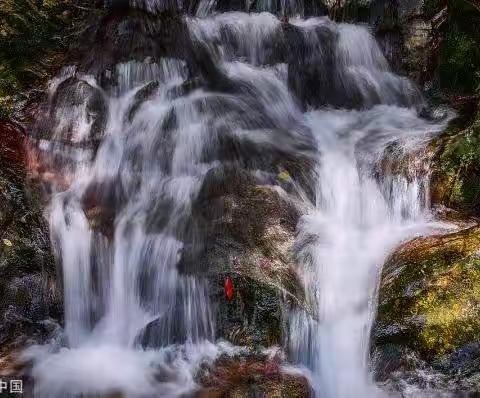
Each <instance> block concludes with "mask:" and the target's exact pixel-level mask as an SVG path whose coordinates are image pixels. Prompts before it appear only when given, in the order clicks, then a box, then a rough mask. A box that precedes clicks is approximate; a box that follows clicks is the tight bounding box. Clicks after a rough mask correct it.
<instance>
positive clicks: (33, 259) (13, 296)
mask: <svg viewBox="0 0 480 398" xmlns="http://www.w3.org/2000/svg"><path fill="white" fill-rule="evenodd" d="M26 139H27V138H26V136H25V134H24V131H23V129H22V128H21V127H20V126H19V125H16V124H14V123H12V122H6V121H1V122H0V273H1V282H0V346H1V347H2V348H1V351H0V356H2V357H4V356H5V355H12V354H13V353H14V352H15V350H16V349H17V348H21V347H24V345H25V343H26V340H29V341H30V342H32V341H36V342H41V341H44V339H45V338H46V337H48V335H49V333H50V332H52V330H53V329H55V327H56V326H55V324H56V323H57V322H59V321H60V320H61V319H62V291H61V283H60V282H59V278H58V277H57V275H56V269H55V262H54V259H53V255H52V252H51V246H50V237H49V232H48V227H47V223H46V220H45V219H44V215H43V209H42V205H41V203H42V202H41V201H40V199H39V191H38V187H35V186H32V185H31V184H30V183H29V179H28V176H27V152H26V148H25V142H26ZM12 363H13V361H6V362H5V363H2V365H0V374H3V373H8V372H9V371H11V369H10V368H9V367H10V366H11V365H12Z"/></svg>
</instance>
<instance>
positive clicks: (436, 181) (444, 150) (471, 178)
mask: <svg viewBox="0 0 480 398" xmlns="http://www.w3.org/2000/svg"><path fill="white" fill-rule="evenodd" d="M479 144H480V114H479V115H477V117H476V118H475V119H474V121H473V122H472V123H471V125H470V126H468V127H467V128H463V129H462V128H459V127H457V126H455V125H452V126H451V127H450V130H449V131H447V132H446V133H445V134H444V135H443V136H442V137H440V138H439V139H438V140H435V141H434V142H433V143H432V147H433V148H434V151H435V155H434V157H433V163H432V166H433V174H432V199H433V202H434V203H441V204H444V205H446V206H448V207H451V208H454V209H456V210H460V211H463V212H466V213H469V214H472V215H479V214H480V145H479Z"/></svg>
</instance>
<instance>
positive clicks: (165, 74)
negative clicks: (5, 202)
mask: <svg viewBox="0 0 480 398" xmlns="http://www.w3.org/2000/svg"><path fill="white" fill-rule="evenodd" d="M207 3H208V4H207ZM262 4H263V3H262ZM213 5H214V3H212V4H210V3H209V2H206V3H205V4H204V3H202V4H201V5H200V6H199V14H200V15H201V17H188V18H186V19H185V23H186V24H187V27H188V31H189V33H190V36H191V37H192V40H193V42H194V43H197V45H202V46H204V47H205V48H206V49H207V50H208V51H209V52H211V53H213V54H216V55H215V58H214V59H215V62H217V66H218V68H219V70H221V71H222V73H223V74H224V76H225V77H226V79H228V81H229V82H231V86H229V87H234V88H232V89H230V90H226V91H220V90H218V91H217V90H215V89H214V88H211V87H205V86H202V85H199V86H198V87H195V88H194V89H193V90H191V91H189V92H187V93H182V94H181V95H179V94H178V93H179V92H180V91H182V89H181V88H182V87H184V84H185V83H188V81H189V76H188V66H189V65H188V62H187V61H185V60H180V59H171V58H161V59H156V60H146V61H145V62H138V61H130V62H122V63H119V64H117V65H116V67H115V70H113V71H110V74H111V80H112V81H114V84H112V85H111V86H109V87H108V88H107V87H105V85H104V84H102V83H101V82H100V81H99V79H98V77H97V76H93V75H89V74H84V73H81V72H80V71H78V70H77V69H76V68H75V67H70V68H65V69H64V70H63V72H62V74H61V75H60V76H59V77H58V78H57V79H55V80H54V81H52V83H51V87H50V108H51V112H52V114H53V115H54V116H53V117H54V120H55V122H54V123H53V127H52V132H51V135H50V137H48V138H42V139H39V146H40V148H41V149H42V151H43V152H45V153H46V154H48V156H49V158H50V159H51V163H52V164H53V165H55V169H56V170H57V173H58V174H59V175H62V180H61V181H55V182H54V183H52V184H51V190H52V200H51V204H50V208H49V214H50V226H51V231H52V241H53V243H54V247H55V250H56V255H57V257H58V259H59V261H60V262H61V267H62V274H63V283H64V292H65V327H64V332H63V333H60V334H59V336H58V338H57V339H55V341H53V342H52V343H51V344H49V345H46V346H42V347H34V348H32V349H31V350H30V355H31V356H33V358H34V359H35V365H34V368H33V373H32V374H33V376H34V379H35V393H36V395H37V396H39V397H52V398H55V397H66V396H79V395H80V394H107V393H112V392H120V393H122V394H124V396H126V397H154V396H155V397H156V396H160V397H174V396H181V395H182V394H185V393H187V392H189V391H192V390H193V389H194V388H195V381H194V374H195V370H196V369H197V367H198V366H199V365H200V363H201V362H202V361H213V359H214V358H215V357H216V356H218V355H219V354H220V353H225V352H226V353H233V352H235V350H237V349H238V348H235V347H232V346H230V345H228V344H225V343H219V342H218V341H216V337H215V332H214V331H215V321H216V320H215V319H214V318H215V317H214V313H213V311H212V303H210V299H209V295H208V290H209V286H208V281H207V280H205V279H204V278H202V277H199V276H194V275H182V274H180V273H179V272H178V270H177V263H178V261H179V253H180V251H181V249H182V248H183V246H184V242H185V241H186V237H187V236H188V234H189V233H190V232H191V231H189V230H188V228H189V223H188V220H189V217H190V214H191V208H192V204H193V202H194V200H195V198H196V196H197V195H198V192H199V189H200V188H201V185H202V182H203V180H204V178H205V175H206V173H207V172H208V171H209V170H211V169H212V168H214V167H216V166H218V164H219V163H221V162H222V161H223V160H221V159H222V157H221V156H217V155H218V151H221V150H222V149H221V148H222V147H221V145H220V141H221V137H222V135H225V134H229V135H232V136H234V137H241V138H242V139H244V140H247V141H249V142H252V143H253V144H254V145H258V146H259V147H261V146H262V145H264V144H265V143H268V144H269V145H271V146H281V147H282V149H283V150H284V151H287V152H290V153H292V154H293V155H295V154H296V153H297V152H298V151H299V149H298V147H299V145H297V144H298V143H299V142H301V143H302V145H304V142H305V134H306V132H308V134H309V135H310V136H311V137H313V140H311V141H310V151H311V153H313V159H314V161H315V167H314V169H315V170H314V173H313V174H314V178H313V179H312V181H311V182H310V188H311V190H312V192H314V195H313V196H314V199H312V197H311V196H312V195H310V196H309V195H307V194H302V193H299V194H298V196H297V198H296V200H298V198H301V200H303V204H302V206H301V208H302V209H303V211H304V215H303V216H302V218H301V220H300V222H299V225H298V227H297V228H298V236H297V244H296V247H297V253H296V255H297V258H298V273H299V275H301V278H302V280H303V282H304V284H305V288H306V291H307V294H308V301H309V303H310V304H311V306H312V308H313V309H314V310H313V312H314V315H313V316H312V314H311V313H309V314H307V313H306V312H304V311H302V310H294V311H293V312H292V313H291V314H290V326H289V330H288V331H287V332H286V334H287V335H288V339H287V340H288V341H287V342H286V347H285V349H286V351H288V353H289V358H290V361H291V362H292V363H293V364H294V365H295V366H298V367H299V368H300V369H304V370H305V372H306V373H307V374H308V375H309V380H310V381H311V383H312V388H313V389H314V393H315V395H316V396H318V397H322V398H348V397H374V396H377V395H378V396H381V395H383V394H384V393H383V392H381V391H380V390H379V389H378V388H377V387H376V386H375V384H374V383H373V381H372V377H371V375H370V371H369V332H370V327H371V323H372V320H373V317H374V314H375V294H376V288H377V284H378V279H379V274H380V271H381V266H382V264H383V262H384V260H385V258H386V257H387V256H388V254H389V253H390V252H391V251H392V250H393V248H394V247H395V246H396V245H398V244H399V243H400V242H401V241H403V240H405V239H408V238H410V237H413V236H415V235H416V234H420V233H427V232H428V231H430V230H431V229H432V228H434V227H435V226H436V225H435V223H433V221H432V217H431V215H430V214H429V209H428V207H429V204H428V173H425V172H424V170H422V171H421V172H417V170H415V169H413V170H411V169H409V171H408V172H406V173H404V174H401V173H398V174H389V175H385V174H382V173H383V170H382V167H381V164H382V159H384V156H385V153H386V152H388V153H389V154H390V155H389V159H390V160H391V161H392V162H394V161H400V159H402V156H404V155H405V154H407V153H413V152H418V153H421V151H422V148H424V147H425V145H426V143H427V142H428V139H429V138H430V137H431V136H432V135H433V134H436V133H438V132H440V131H441V130H442V128H443V127H444V121H443V122H441V121H438V122H434V121H431V120H425V119H422V118H421V117H420V116H418V115H419V112H420V111H421V110H422V109H423V107H424V105H425V104H424V102H423V100H422V96H421V94H420V93H419V92H418V90H417V89H416V88H415V87H414V85H413V84H411V83H410V82H409V81H408V80H407V79H405V78H402V77H400V76H397V75H395V74H394V73H392V72H391V71H390V69H389V67H388V63H387V61H386V60H385V58H384V57H383V55H382V52H381V50H380V48H379V47H378V45H377V43H376V42H375V40H374V38H373V37H372V36H371V34H370V32H369V30H368V28H367V27H363V26H354V25H347V24H336V23H334V22H332V21H330V20H328V19H327V18H310V19H303V18H300V17H293V18H291V19H290V21H289V22H288V23H286V22H282V21H280V20H279V19H278V18H277V17H275V16H274V15H272V14H269V13H258V14H246V13H240V12H228V13H223V14H215V15H209V14H210V13H211V11H212V7H213ZM265 7H267V6H265ZM292 49H297V50H298V54H295V53H292V51H294V50H292ZM292 57H293V58H295V57H299V59H301V61H299V62H297V63H292ZM73 79H74V80H73ZM72 81H75V83H74V85H73V86H74V87H75V93H76V94H75V95H79V100H78V101H76V100H72V95H73V94H71V92H70V94H69V96H66V97H65V95H62V89H63V88H64V87H66V84H67V83H68V82H72ZM78 93H80V94H78ZM65 98H67V99H65ZM68 99H69V100H68ZM98 104H101V105H100V106H99V105H98ZM99 112H103V113H104V115H105V116H104V118H103V119H102V122H101V123H100V122H98V120H99ZM96 121H97V122H98V123H100V124H102V123H103V133H102V135H101V137H100V138H98V137H96V136H95V134H96V130H97V128H98V126H97V125H96ZM67 141H68V142H67ZM206 153H207V154H213V153H216V155H215V156H213V155H212V156H206V155H205V154H206ZM99 220H100V221H99ZM99 222H101V224H102V225H101V227H98V225H97V224H98V223H99Z"/></svg>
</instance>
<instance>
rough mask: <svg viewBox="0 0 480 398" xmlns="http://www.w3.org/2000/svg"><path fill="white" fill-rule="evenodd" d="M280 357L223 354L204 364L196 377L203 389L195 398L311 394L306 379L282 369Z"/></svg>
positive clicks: (270, 396)
mask: <svg viewBox="0 0 480 398" xmlns="http://www.w3.org/2000/svg"><path fill="white" fill-rule="evenodd" d="M282 362H283V361H282V358H281V357H279V356H275V355H274V356H272V355H267V354H258V355H241V354H240V355H238V356H234V357H228V356H222V357H220V358H219V359H218V360H217V361H216V362H215V363H214V364H213V365H210V366H207V365H206V366H204V367H203V369H201V370H200V372H199V374H198V375H197V377H196V381H197V383H199V384H200V385H201V386H202V389H200V391H198V392H197V393H196V394H195V397H196V398H210V397H212V398H213V397H228V398H234V397H265V398H274V397H285V398H287V397H288V398H300V397H302V398H304V397H305V398H307V397H310V396H312V394H311V391H310V387H309V385H308V381H307V380H306V378H305V377H304V376H302V375H300V374H295V373H287V372H286V371H285V370H284V369H282Z"/></svg>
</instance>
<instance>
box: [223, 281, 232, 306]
mask: <svg viewBox="0 0 480 398" xmlns="http://www.w3.org/2000/svg"><path fill="white" fill-rule="evenodd" d="M223 287H224V288H225V297H226V298H227V300H228V301H231V300H232V298H233V281H232V278H230V277H229V276H227V277H226V278H225V282H224V283H223Z"/></svg>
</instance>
